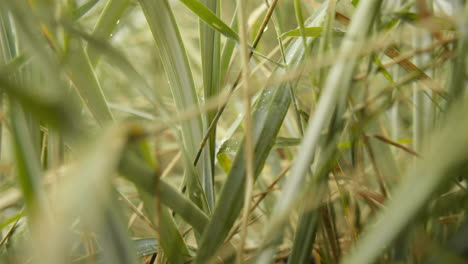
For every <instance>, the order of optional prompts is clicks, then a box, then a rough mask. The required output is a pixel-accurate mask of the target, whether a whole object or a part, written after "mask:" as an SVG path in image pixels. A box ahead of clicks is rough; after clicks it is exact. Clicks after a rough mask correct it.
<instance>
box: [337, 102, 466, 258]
mask: <svg viewBox="0 0 468 264" xmlns="http://www.w3.org/2000/svg"><path fill="white" fill-rule="evenodd" d="M453 110H455V111H452V112H451V113H450V115H449V117H448V118H449V120H447V123H446V124H445V125H444V126H442V127H443V128H442V129H440V131H437V133H435V135H433V137H432V138H431V140H430V141H429V142H430V147H429V148H428V149H426V151H425V152H424V153H423V155H422V156H423V157H424V158H423V159H419V160H417V161H416V162H415V165H414V167H412V168H411V169H410V170H409V171H408V172H407V173H406V176H405V177H403V178H402V179H403V180H402V182H400V184H399V185H398V186H397V187H396V189H395V191H394V193H393V195H392V199H391V200H389V202H388V203H387V204H386V206H385V210H384V211H383V212H382V213H380V214H379V215H378V216H377V218H376V219H375V221H374V223H375V224H373V225H372V226H371V227H370V228H369V229H368V230H366V231H365V233H364V234H363V235H362V237H361V239H360V241H359V242H358V243H357V244H356V245H355V248H354V250H352V252H351V253H350V255H348V256H347V257H346V258H345V259H344V260H343V263H345V264H351V263H363V264H366V263H374V262H375V260H376V259H377V257H378V256H380V255H381V254H382V252H383V250H384V249H385V248H386V247H387V246H389V245H390V244H391V243H392V242H393V241H394V240H395V238H396V237H397V235H398V234H399V233H400V232H401V231H403V230H404V228H405V227H407V226H408V225H409V224H410V223H411V221H412V219H415V217H417V215H418V213H419V212H421V210H422V209H423V208H424V207H425V206H427V201H428V199H429V198H430V197H431V195H432V194H433V193H434V192H435V191H436V190H437V189H438V188H440V187H441V186H444V185H446V183H448V182H449V181H451V180H452V179H454V177H456V176H457V175H458V174H453V172H454V170H453V169H455V168H460V165H463V164H464V165H465V166H466V164H467V162H468V160H467V157H468V151H467V150H468V149H467V148H466V145H467V144H468V137H467V136H466V129H467V120H466V116H463V113H464V112H465V113H466V111H467V107H466V104H465V106H463V107H460V105H459V107H456V108H455V109H453ZM440 153H444V155H440ZM421 175H424V180H421Z"/></svg>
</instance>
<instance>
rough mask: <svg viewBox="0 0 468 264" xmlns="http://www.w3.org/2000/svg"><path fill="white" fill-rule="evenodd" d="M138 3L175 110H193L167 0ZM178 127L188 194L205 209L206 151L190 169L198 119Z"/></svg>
mask: <svg viewBox="0 0 468 264" xmlns="http://www.w3.org/2000/svg"><path fill="white" fill-rule="evenodd" d="M139 2H140V5H141V7H142V9H143V12H144V13H145V16H146V19H147V21H148V25H149V27H150V29H151V31H152V32H153V37H154V40H155V42H156V46H157V47H158V49H159V54H160V57H161V60H162V63H163V65H164V69H165V71H166V75H167V79H168V81H169V84H170V88H171V91H172V95H173V98H174V101H175V104H176V107H177V110H178V111H179V112H183V111H185V110H188V109H193V108H192V107H196V106H198V98H197V94H196V91H195V86H194V81H193V78H192V73H191V70H190V66H189V63H188V59H187V54H186V51H185V48H184V45H183V42H182V39H181V37H180V33H179V30H178V27H177V24H176V22H175V18H174V15H173V13H172V10H171V7H170V6H169V3H168V1H167V0H163V1H159V2H155V1H151V0H140V1H139ZM205 8H206V7H205ZM181 130H182V139H183V148H184V153H186V154H187V155H185V157H186V158H184V161H185V163H186V170H187V175H188V178H186V180H187V187H188V195H189V197H190V199H191V200H192V201H195V203H196V204H197V205H198V206H199V207H200V208H202V209H203V210H204V211H206V212H208V211H209V208H208V205H207V202H206V201H207V200H206V196H205V191H204V190H203V189H201V188H200V183H203V182H208V181H209V180H205V177H210V175H211V174H210V171H211V168H210V163H209V160H208V155H207V154H208V152H206V151H205V152H204V155H203V159H202V162H201V164H198V165H197V167H196V171H194V170H192V169H191V165H192V164H191V161H192V160H194V159H195V156H196V155H197V151H198V145H199V142H201V140H202V137H203V127H202V121H201V118H200V117H198V118H194V119H192V120H187V121H183V122H181ZM194 172H196V173H194ZM197 174H198V175H197Z"/></svg>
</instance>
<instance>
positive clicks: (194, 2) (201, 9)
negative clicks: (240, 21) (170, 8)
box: [180, 0, 239, 41]
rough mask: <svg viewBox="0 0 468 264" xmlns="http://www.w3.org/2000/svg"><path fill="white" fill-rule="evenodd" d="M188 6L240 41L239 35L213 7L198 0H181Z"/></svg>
mask: <svg viewBox="0 0 468 264" xmlns="http://www.w3.org/2000/svg"><path fill="white" fill-rule="evenodd" d="M180 1H181V2H182V3H183V4H184V5H185V6H186V7H188V8H189V9H190V10H192V12H193V13H195V14H196V15H197V16H198V17H199V18H200V19H201V20H203V21H204V22H205V23H206V24H207V25H209V26H210V27H212V28H213V29H215V30H216V31H218V32H219V33H221V34H223V35H224V36H226V37H228V38H231V39H233V40H236V41H239V36H238V35H237V33H236V32H234V30H232V29H231V28H230V27H229V26H228V25H226V24H225V23H224V22H223V21H222V20H221V19H219V18H218V16H217V15H216V12H213V11H212V9H211V10H210V8H211V6H210V8H208V7H206V6H205V5H203V4H202V3H200V1H198V0H180Z"/></svg>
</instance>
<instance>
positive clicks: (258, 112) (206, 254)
mask: <svg viewBox="0 0 468 264" xmlns="http://www.w3.org/2000/svg"><path fill="white" fill-rule="evenodd" d="M312 21H313V19H312ZM303 52H304V50H303V47H302V46H301V43H300V41H297V40H296V41H294V42H293V44H291V46H290V47H289V48H288V49H287V51H286V58H287V59H288V61H287V63H288V65H290V66H291V67H294V66H295V65H297V64H298V63H299V62H300V61H301V58H302V55H303ZM285 71H286V70H285V69H283V68H281V67H277V68H276V69H275V71H274V74H273V75H275V74H283V73H285ZM288 85H289V84H269V86H268V87H267V88H266V89H265V91H264V92H263V93H262V94H261V96H260V98H259V100H258V103H257V104H256V105H255V107H254V113H253V124H254V127H253V131H252V133H253V144H254V160H253V164H254V176H255V177H257V176H258V175H259V173H260V172H261V170H262V169H263V165H264V163H265V161H266V158H267V157H268V154H269V152H270V150H271V148H272V147H273V144H274V142H275V138H276V136H277V133H278V131H279V128H280V127H281V124H282V123H283V118H284V117H285V115H286V112H287V111H288V108H289V103H290V100H291V97H290V96H289V90H288V89H287V88H288V87H287V86H288ZM244 184H245V157H244V151H243V145H241V146H240V147H239V149H238V151H237V155H236V157H235V160H234V163H233V165H232V167H231V170H230V171H229V174H228V178H227V180H226V182H225V183H224V186H223V189H222V191H221V194H220V197H219V201H218V205H217V206H216V208H215V211H214V213H213V216H212V218H211V220H210V223H209V225H208V227H207V229H206V231H205V233H204V234H203V238H202V242H201V244H200V246H199V249H198V253H197V257H196V259H195V263H205V262H206V261H208V260H209V259H210V258H211V257H212V256H213V255H214V254H215V252H216V250H217V249H218V248H219V247H220V246H221V244H222V243H223V240H224V239H225V238H226V236H227V234H228V232H229V230H230V229H231V227H232V225H233V223H234V221H235V220H236V218H237V216H238V215H239V213H240V210H241V207H242V202H243V194H244Z"/></svg>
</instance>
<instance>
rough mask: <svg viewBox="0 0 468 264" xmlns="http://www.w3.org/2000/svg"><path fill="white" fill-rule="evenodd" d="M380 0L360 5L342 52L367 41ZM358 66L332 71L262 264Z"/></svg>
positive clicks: (353, 62)
mask: <svg viewBox="0 0 468 264" xmlns="http://www.w3.org/2000/svg"><path fill="white" fill-rule="evenodd" d="M380 3H381V1H380V0H370V1H366V2H363V3H361V4H360V5H359V7H358V9H357V10H356V13H355V14H354V17H355V19H353V21H352V23H351V26H350V29H349V30H348V32H347V33H346V37H345V39H344V41H343V43H342V45H341V48H340V52H343V54H348V53H350V52H352V50H351V49H352V48H353V43H354V41H357V40H361V39H364V38H365V37H366V36H367V32H368V31H369V28H370V26H371V23H372V20H373V18H374V14H375V10H377V9H378V7H379V6H380ZM356 63H357V58H354V59H350V60H347V61H339V62H337V64H335V65H334V66H333V67H332V69H331V70H330V74H329V75H328V79H327V81H326V84H325V87H324V89H323V91H322V92H321V96H320V98H319V101H318V105H317V108H316V111H315V114H314V118H313V119H312V120H311V121H310V123H309V125H308V127H307V130H306V132H305V136H304V139H303V143H302V144H301V146H300V148H299V151H298V153H301V155H299V156H297V158H296V159H295V161H294V164H293V166H292V168H291V175H290V177H289V178H288V179H287V181H286V184H285V186H284V189H283V192H282V194H281V196H280V198H279V199H278V202H277V204H276V206H275V209H274V211H273V213H272V216H271V220H270V222H269V224H268V225H267V228H266V229H265V231H266V234H267V237H266V239H265V243H264V245H265V249H264V250H263V252H262V253H261V254H260V256H259V260H258V261H259V263H269V262H270V261H271V259H272V257H273V253H274V248H273V246H274V245H275V243H276V241H277V239H278V237H279V236H280V234H281V233H282V231H283V228H284V221H285V219H286V216H287V215H288V214H289V212H290V211H291V210H292V209H293V208H294V206H293V205H294V204H295V202H296V201H298V199H300V197H301V196H302V195H303V194H304V192H305V190H304V188H302V187H303V182H304V180H305V176H306V174H307V173H308V171H309V168H310V165H311V162H312V159H313V157H314V154H315V151H316V150H317V147H318V143H319V142H320V139H321V138H322V136H321V134H322V131H323V129H325V128H326V127H328V125H329V123H330V120H331V118H332V115H333V113H334V112H335V109H336V108H337V107H341V106H340V105H338V103H340V102H343V101H344V100H343V99H345V98H346V95H347V93H348V90H349V87H350V85H351V78H352V73H353V71H354V67H355V65H356Z"/></svg>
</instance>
